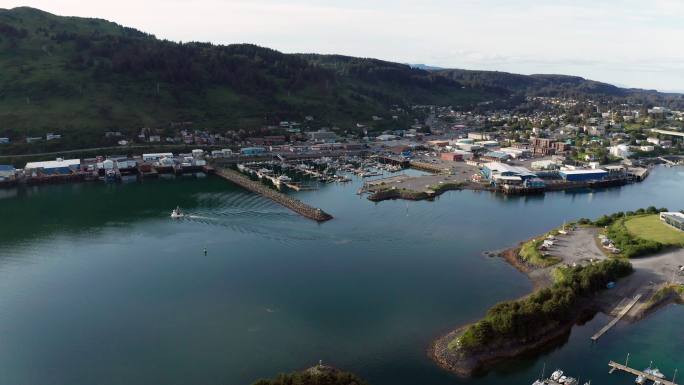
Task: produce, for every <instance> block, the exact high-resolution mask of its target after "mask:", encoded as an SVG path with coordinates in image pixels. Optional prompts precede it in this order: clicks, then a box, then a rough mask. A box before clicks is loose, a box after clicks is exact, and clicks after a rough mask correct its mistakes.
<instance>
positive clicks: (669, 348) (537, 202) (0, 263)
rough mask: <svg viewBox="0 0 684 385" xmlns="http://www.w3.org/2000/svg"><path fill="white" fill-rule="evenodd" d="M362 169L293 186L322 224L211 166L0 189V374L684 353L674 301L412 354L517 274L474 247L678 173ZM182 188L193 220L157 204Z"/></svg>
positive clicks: (166, 376)
mask: <svg viewBox="0 0 684 385" xmlns="http://www.w3.org/2000/svg"><path fill="white" fill-rule="evenodd" d="M360 183H361V182H360V181H355V182H354V183H351V184H347V185H327V186H325V187H323V188H322V189H320V190H318V191H310V192H302V193H297V194H296V195H297V197H298V198H300V199H302V200H304V201H306V202H307V203H310V204H312V205H314V206H318V207H321V208H323V209H325V210H326V211H328V212H330V213H331V214H333V215H334V216H335V219H334V220H332V221H330V222H327V223H324V224H316V223H314V222H311V221H308V220H306V219H303V218H301V217H298V216H296V215H295V214H293V213H291V212H290V211H288V210H286V209H284V208H282V207H280V206H278V205H275V204H273V203H272V202H270V201H267V200H264V199H262V198H260V197H258V196H256V195H253V194H249V193H247V192H244V191H242V190H240V189H238V188H236V187H234V186H232V185H230V184H229V183H228V182H225V181H223V180H220V179H218V178H207V179H204V180H195V179H184V178H181V179H177V180H174V181H161V180H160V181H153V182H145V183H133V184H125V185H102V184H80V185H59V186H45V187H40V188H29V189H18V190H4V191H0V217H1V218H2V219H3V220H2V221H1V223H0V234H2V235H1V238H0V383H2V384H46V385H48V384H70V385H71V384H73V385H79V384H93V383H97V384H127V385H135V384H141V385H142V384H151V383H155V384H249V383H251V382H252V381H254V380H256V379H257V378H259V377H270V376H273V375H275V374H276V373H278V372H282V371H292V370H297V369H302V368H305V367H308V366H311V365H313V364H315V363H317V362H318V360H319V359H322V360H323V361H324V362H328V363H331V364H333V365H335V366H338V367H340V368H343V369H346V370H350V371H353V372H355V373H357V374H359V375H360V376H362V377H364V378H365V379H367V380H368V381H369V382H371V383H373V384H376V385H383V384H392V385H394V384H407V385H408V384H435V385H437V384H503V383H510V384H527V383H531V382H532V380H533V379H534V378H535V377H536V376H537V375H538V373H539V371H541V369H542V365H543V363H546V364H547V367H548V368H555V367H562V368H564V369H565V370H566V371H567V372H569V373H571V374H573V375H578V376H582V378H586V379H589V378H591V379H592V380H593V382H592V383H593V384H630V383H632V381H633V379H632V378H629V377H627V376H622V375H617V374H614V375H612V376H609V375H608V374H607V369H608V368H607V362H608V360H610V359H613V360H622V359H624V356H625V355H626V353H627V352H630V353H631V355H632V358H631V362H632V363H634V365H635V366H639V365H643V366H647V365H648V362H649V361H650V360H655V361H656V363H657V364H658V365H659V367H660V368H661V369H662V370H663V371H664V372H665V373H666V374H671V372H672V371H673V370H674V368H676V367H681V368H684V365H682V364H683V362H682V357H683V356H684V339H682V338H681V335H682V333H681V326H682V324H681V321H680V320H681V319H682V316H683V315H684V310H682V308H681V307H676V306H673V307H669V308H667V309H665V310H663V311H660V312H658V313H656V314H655V315H654V316H653V317H651V318H650V319H648V320H646V321H644V322H642V323H639V324H636V325H628V324H619V325H618V327H617V328H616V329H614V330H612V331H611V332H610V333H609V334H608V335H606V336H605V337H604V338H602V339H601V341H600V342H599V343H598V344H596V345H591V344H590V342H589V336H590V335H591V334H593V332H595V330H597V329H598V328H600V326H601V325H602V324H603V323H604V322H606V319H605V317H604V316H602V315H599V316H597V317H596V318H595V319H593V320H591V321H589V322H588V323H587V324H586V325H584V326H580V327H575V328H574V329H573V332H572V335H571V336H570V337H569V339H568V341H567V342H565V343H563V344H562V345H561V346H560V347H559V348H556V349H554V350H552V351H547V352H544V353H542V354H539V355H536V356H533V357H528V358H524V359H519V360H516V361H513V362H509V363H507V364H504V365H500V366H498V367H497V368H496V369H495V370H493V371H492V372H490V373H488V374H486V375H485V376H484V377H480V378H475V379H469V380H463V379H459V378H457V377H455V376H453V375H451V374H449V373H447V372H444V371H442V370H441V369H439V368H437V367H436V366H435V365H434V364H433V363H432V362H431V361H430V360H429V359H428V358H427V356H426V354H425V351H426V349H427V347H428V345H429V343H430V341H431V340H432V339H433V338H435V337H436V336H438V335H440V334H442V333H444V332H446V331H448V330H449V329H451V328H453V327H455V326H458V325H459V324H462V323H465V322H468V321H471V320H473V319H476V318H478V317H480V316H482V315H483V314H484V312H485V311H486V309H487V308H488V307H490V306H491V305H493V304H494V303H496V302H498V301H502V300H506V299H511V298H515V297H518V296H521V295H523V294H525V293H527V292H528V291H529V290H530V289H531V285H530V283H529V282H528V281H527V279H526V278H525V277H524V276H523V275H521V274H520V273H518V272H517V271H515V270H514V269H513V268H511V267H510V266H509V265H508V264H506V263H505V262H504V261H502V260H500V259H496V258H489V257H486V256H483V254H482V252H483V251H486V250H493V249H500V248H504V247H507V246H510V245H512V244H514V243H516V242H517V241H519V240H521V239H525V238H528V237H530V236H533V235H536V234H538V233H541V232H543V231H546V230H547V229H548V228H550V227H552V226H558V225H560V224H562V223H563V221H566V220H567V221H570V220H573V219H577V218H579V217H597V216H599V215H601V214H604V213H610V212H614V211H621V210H629V209H636V208H639V207H645V206H649V205H655V206H658V207H661V206H665V207H669V208H671V209H681V208H684V207H682V206H684V199H682V197H684V194H683V193H684V170H682V169H678V168H659V169H657V170H655V171H654V172H653V173H652V175H651V176H650V177H649V179H647V181H646V182H644V183H641V184H635V185H630V186H626V187H623V188H617V189H608V190H603V191H593V192H591V191H580V192H575V193H564V192H559V193H551V194H546V195H545V196H539V197H514V198H504V197H500V196H497V195H493V194H491V193H486V192H472V191H454V192H449V193H446V194H444V195H442V196H441V197H440V198H439V199H438V200H436V201H434V202H410V203H408V204H407V202H404V201H386V202H381V203H378V204H375V203H372V202H370V201H368V200H366V199H364V198H360V197H359V196H357V195H356V194H355V192H356V190H357V189H358V187H359V185H360ZM176 205H180V206H181V207H183V208H185V209H186V211H187V212H189V213H190V214H191V215H192V217H191V218H189V219H186V220H182V221H173V220H171V219H169V218H168V215H169V212H170V210H171V209H172V208H173V207H175V206H176ZM205 247H206V248H207V251H208V255H206V256H205V255H204V253H203V249H204V248H205Z"/></svg>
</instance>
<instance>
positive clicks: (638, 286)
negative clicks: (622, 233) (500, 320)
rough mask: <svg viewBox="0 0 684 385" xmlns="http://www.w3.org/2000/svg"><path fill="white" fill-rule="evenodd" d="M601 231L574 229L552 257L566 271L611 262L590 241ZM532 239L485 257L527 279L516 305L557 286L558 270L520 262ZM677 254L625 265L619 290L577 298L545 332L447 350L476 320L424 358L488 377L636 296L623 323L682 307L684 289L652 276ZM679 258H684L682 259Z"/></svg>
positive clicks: (442, 338) (443, 338)
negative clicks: (497, 259)
mask: <svg viewBox="0 0 684 385" xmlns="http://www.w3.org/2000/svg"><path fill="white" fill-rule="evenodd" d="M599 230H600V228H598V227H595V226H593V227H580V228H578V229H573V230H572V231H571V232H570V234H569V235H563V236H562V237H561V238H560V239H557V240H554V242H556V243H558V246H554V249H553V253H554V257H560V258H559V259H560V261H561V263H563V264H564V265H565V266H576V265H578V264H580V265H585V264H587V263H588V264H592V263H594V262H596V261H609V260H613V259H615V258H614V257H612V256H611V255H610V254H608V253H607V252H606V251H605V250H604V249H603V248H602V247H601V245H600V244H599V243H597V242H596V241H594V240H592V239H591V238H589V237H593V238H596V237H597V235H598V234H599ZM547 235H548V233H547ZM535 238H539V237H535ZM535 238H531V239H528V240H525V241H522V242H520V243H518V244H517V245H515V246H513V247H509V248H507V249H504V250H499V251H489V252H485V253H483V254H484V255H486V256H496V257H501V258H502V259H503V260H505V261H506V262H507V263H509V264H510V265H512V266H513V267H514V268H515V269H516V270H518V271H520V272H521V273H523V274H525V276H527V278H528V279H529V280H530V281H531V282H532V284H533V289H532V291H531V292H530V293H527V294H526V295H524V296H522V297H520V298H518V299H516V300H517V301H519V300H523V299H525V298H527V297H529V296H531V295H533V294H534V293H537V292H538V291H539V290H541V289H544V288H550V287H552V286H553V285H554V282H555V279H554V275H555V273H554V270H555V269H556V267H557V265H556V264H554V265H550V266H545V267H542V266H541V265H535V264H532V263H529V262H526V261H524V260H523V259H522V257H521V256H520V251H521V249H522V247H523V245H525V244H526V243H527V242H530V241H533V240H534V239H535ZM676 253H679V251H673V250H671V251H669V252H667V251H666V252H661V253H659V254H655V255H652V256H648V257H644V258H640V259H636V260H635V259H631V260H629V261H630V265H631V266H632V269H633V270H632V271H633V272H632V273H631V274H630V275H628V276H626V277H623V278H621V279H620V281H619V282H620V283H619V285H618V287H617V288H615V289H612V290H605V288H604V289H602V290H599V291H596V292H594V293H593V294H592V295H591V296H586V297H583V298H578V302H577V303H576V304H575V305H574V307H573V308H572V309H571V311H570V313H568V314H569V317H568V319H567V320H558V321H556V322H554V323H552V324H550V325H549V326H548V327H547V326H544V327H542V328H540V329H539V330H535V331H534V332H533V335H530V336H524V337H523V338H519V339H516V340H504V341H499V342H497V343H496V344H494V345H493V346H482V347H478V348H476V349H474V350H466V349H463V348H460V347H459V346H457V345H456V346H449V345H454V343H455V339H456V338H458V337H460V336H461V335H462V334H463V333H464V332H465V331H466V330H467V329H468V328H469V327H470V326H472V325H474V324H475V323H477V322H479V320H475V321H473V322H471V323H467V324H463V325H460V326H458V327H456V328H454V329H452V330H450V331H449V332H447V333H445V334H443V335H441V336H438V337H437V338H436V339H435V340H434V341H433V342H432V343H431V344H430V346H429V348H428V349H427V354H428V356H429V357H430V358H431V359H432V360H433V361H434V362H435V363H436V364H437V365H438V366H439V367H441V368H443V369H446V370H448V371H451V372H452V373H455V374H456V375H458V376H461V377H470V376H472V375H474V374H477V373H478V372H481V371H486V370H487V369H488V368H489V367H490V366H491V365H494V364H497V363H499V362H501V361H504V360H506V359H510V358H514V357H517V356H520V355H523V354H529V353H534V352H535V351H539V350H540V349H543V348H545V347H548V346H555V344H557V343H558V342H559V341H561V340H562V337H563V336H567V335H569V334H570V332H571V330H572V328H573V326H574V325H576V324H578V323H581V322H582V320H586V319H587V317H588V316H589V317H593V316H594V315H595V314H596V313H598V312H602V313H604V314H607V315H612V316H615V315H616V314H618V313H619V311H620V308H621V307H624V306H625V304H626V303H627V302H629V301H628V300H629V299H631V298H633V297H634V295H635V294H637V293H638V294H640V295H641V296H643V301H642V302H639V303H637V306H636V307H635V308H634V309H632V310H631V311H630V312H629V313H631V314H625V317H624V320H626V321H628V322H638V321H640V320H642V319H644V318H646V317H648V316H649V315H650V314H652V313H654V312H656V311H658V310H659V309H661V308H664V307H665V306H667V305H669V304H671V303H684V286H678V285H674V284H671V283H670V281H669V277H670V273H667V274H663V273H662V272H659V271H656V270H654V267H653V266H660V265H662V264H663V263H664V262H663V261H669V264H670V265H671V264H672V263H674V262H673V261H676V258H677V257H674V256H673V255H674V254H676ZM677 255H680V254H677ZM681 256H682V257H684V254H681ZM666 264H667V263H666ZM654 273H660V274H661V275H660V276H659V279H660V280H658V281H656V282H654V278H653V274H654ZM665 278H668V279H665ZM516 300H512V301H516Z"/></svg>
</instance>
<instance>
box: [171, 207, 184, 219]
mask: <svg viewBox="0 0 684 385" xmlns="http://www.w3.org/2000/svg"><path fill="white" fill-rule="evenodd" d="M184 216H185V214H183V211H182V210H181V209H180V207H176V208H175V209H173V210H172V211H171V218H173V219H179V218H183V217H184Z"/></svg>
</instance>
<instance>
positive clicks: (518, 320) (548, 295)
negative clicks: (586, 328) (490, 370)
mask: <svg viewBox="0 0 684 385" xmlns="http://www.w3.org/2000/svg"><path fill="white" fill-rule="evenodd" d="M558 271H560V272H561V274H560V278H559V279H557V282H556V283H555V284H554V285H553V286H552V287H550V288H545V289H542V290H539V291H537V292H536V293H534V294H532V295H530V296H528V297H526V298H524V299H520V300H516V301H508V302H502V303H500V304H498V305H495V306H494V307H492V308H491V309H490V310H489V311H488V312H487V315H486V317H485V318H484V319H482V320H480V321H478V322H477V323H475V324H473V325H471V326H470V327H468V328H467V329H466V331H465V332H464V333H463V335H462V336H461V337H460V340H459V342H460V347H461V348H462V349H465V350H469V351H479V350H484V349H491V348H495V347H496V346H498V345H501V344H504V343H508V342H522V343H525V342H528V341H530V340H531V339H535V338H538V337H539V332H540V331H541V330H546V331H548V330H549V329H550V328H553V327H555V326H559V325H561V324H562V323H564V322H568V321H570V320H571V319H572V318H573V317H575V315H576V312H577V309H576V308H575V306H576V305H577V303H578V301H579V300H580V298H582V297H590V296H591V295H593V294H595V293H596V292H598V291H599V290H601V289H604V288H605V287H606V284H607V283H608V282H610V281H614V280H616V279H618V278H621V277H624V276H626V275H628V274H630V273H631V272H632V266H631V264H630V263H629V262H628V261H626V260H622V259H611V260H606V261H603V262H600V263H594V264H591V265H588V266H584V267H583V266H577V267H568V268H563V269H559V270H558Z"/></svg>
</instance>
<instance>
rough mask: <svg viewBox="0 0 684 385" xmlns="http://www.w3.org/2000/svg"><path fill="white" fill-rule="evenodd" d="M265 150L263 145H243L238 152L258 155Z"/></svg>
mask: <svg viewBox="0 0 684 385" xmlns="http://www.w3.org/2000/svg"><path fill="white" fill-rule="evenodd" d="M265 152H266V149H265V148H263V147H243V148H241V149H240V154H241V155H247V156H253V155H259V154H263V153H265Z"/></svg>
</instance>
